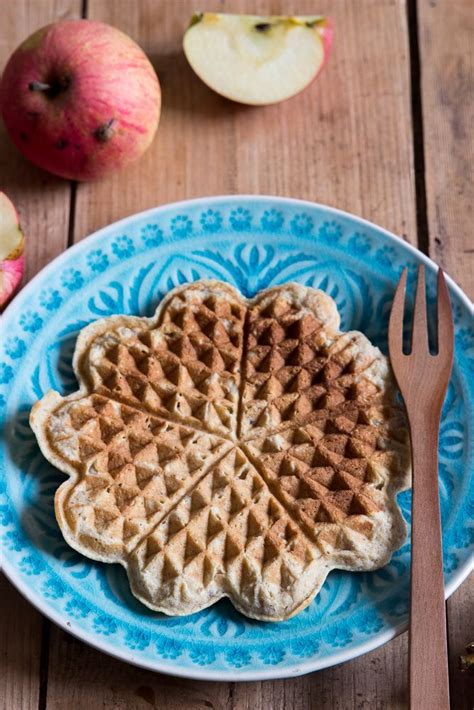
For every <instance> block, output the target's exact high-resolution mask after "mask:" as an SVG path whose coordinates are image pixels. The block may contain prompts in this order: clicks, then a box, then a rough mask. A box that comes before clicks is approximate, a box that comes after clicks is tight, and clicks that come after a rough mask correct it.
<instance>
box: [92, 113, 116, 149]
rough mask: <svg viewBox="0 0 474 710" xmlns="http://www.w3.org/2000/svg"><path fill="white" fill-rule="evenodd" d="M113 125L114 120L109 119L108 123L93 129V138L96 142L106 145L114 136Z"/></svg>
mask: <svg viewBox="0 0 474 710" xmlns="http://www.w3.org/2000/svg"><path fill="white" fill-rule="evenodd" d="M115 123H116V120H115V118H111V119H110V120H109V121H107V122H106V123H103V124H102V125H101V126H99V127H98V128H96V129H95V131H94V137H95V138H96V140H98V141H99V143H107V141H108V140H110V138H112V136H113V134H114V124H115Z"/></svg>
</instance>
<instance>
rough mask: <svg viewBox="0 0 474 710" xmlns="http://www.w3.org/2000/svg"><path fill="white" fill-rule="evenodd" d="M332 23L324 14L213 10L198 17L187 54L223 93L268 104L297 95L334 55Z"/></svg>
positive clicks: (186, 38)
mask: <svg viewBox="0 0 474 710" xmlns="http://www.w3.org/2000/svg"><path fill="white" fill-rule="evenodd" d="M331 41H332V23H331V21H330V20H329V19H327V18H325V17H321V16H319V17H314V16H313V17H309V16H307V17H280V16H273V17H259V16H256V15H226V14H215V13H211V12H204V13H199V14H196V15H194V16H193V18H192V19H191V23H190V25H189V27H188V29H187V31H186V33H185V35H184V41H183V47H184V53H185V55H186V57H187V59H188V61H189V63H190V65H191V66H192V68H193V69H194V71H195V72H196V74H197V75H198V76H199V77H200V78H201V79H202V81H204V83H205V84H207V85H208V86H209V87H210V88H211V89H214V91H217V93H218V94H221V95H222V96H225V97H227V98H228V99H232V100H233V101H238V102H240V103H243V104H251V105H255V106H256V105H264V104H273V103H277V102H278V101H284V100H285V99H288V98H290V97H291V96H294V95H295V94H298V93H299V92H300V91H302V90H303V89H305V88H306V87H307V86H308V84H310V83H311V82H312V81H313V79H315V78H316V76H317V74H318V73H319V71H320V70H321V68H322V66H323V65H324V62H325V60H326V58H327V56H328V54H329V49H330V46H331Z"/></svg>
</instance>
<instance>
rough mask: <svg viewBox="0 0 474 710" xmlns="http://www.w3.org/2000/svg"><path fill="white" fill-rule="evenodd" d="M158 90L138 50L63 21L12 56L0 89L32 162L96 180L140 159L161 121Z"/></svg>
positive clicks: (88, 26) (117, 37) (93, 27)
mask: <svg viewBox="0 0 474 710" xmlns="http://www.w3.org/2000/svg"><path fill="white" fill-rule="evenodd" d="M160 104H161V92H160V85H159V82H158V78H157V76H156V74H155V71H154V69H153V67H152V65H151V63H150V61H149V60H148V58H147V57H146V55H145V54H144V52H143V51H142V50H141V49H140V47H139V46H138V45H137V44H136V43H135V42H134V41H133V40H132V39H130V37H127V35H125V34H124V33H123V32H120V31H119V30H117V29H115V28H114V27H110V26H109V25H105V24H103V23H101V22H94V21H92V20H62V21H60V22H56V23H54V24H52V25H47V26H46V27H43V28H42V29H40V30H38V31H37V32H35V33H34V34H32V35H31V36H30V37H28V39H26V40H25V41H24V42H23V44H21V45H20V46H19V47H18V49H17V50H16V51H15V52H14V53H13V55H12V56H11V57H10V60H9V61H8V64H7V66H6V68H5V71H4V73H3V77H2V80H1V83H0V108H1V112H2V115H3V120H4V121H5V125H6V128H7V130H8V133H9V134H10V136H11V138H12V140H13V141H14V143H15V144H16V145H17V147H18V148H19V149H20V150H21V152H22V153H23V154H24V155H25V156H26V157H27V158H28V159H29V160H31V161H32V162H33V163H35V164H36V165H39V166H40V167H41V168H44V169H45V170H49V171H50V172H52V173H55V174H56V175H61V176H62V177H65V178H70V179H72V180H91V179H95V178H99V177H102V176H103V175H106V174H107V173H110V172H113V171H115V170H117V169H119V168H122V167H123V166H125V165H127V164H128V163H130V162H132V161H133V160H135V159H136V158H138V157H139V156H140V155H141V154H142V153H143V152H144V151H145V150H146V149H147V148H148V146H149V145H150V143H151V141H152V140H153V137H154V135H155V132H156V129H157V127H158V122H159V118H160Z"/></svg>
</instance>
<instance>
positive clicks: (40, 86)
mask: <svg viewBox="0 0 474 710" xmlns="http://www.w3.org/2000/svg"><path fill="white" fill-rule="evenodd" d="M28 88H29V90H30V91H49V90H50V89H51V84H45V83H44V81H30V84H29V86H28Z"/></svg>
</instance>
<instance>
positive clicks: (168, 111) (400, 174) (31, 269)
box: [0, 0, 474, 710]
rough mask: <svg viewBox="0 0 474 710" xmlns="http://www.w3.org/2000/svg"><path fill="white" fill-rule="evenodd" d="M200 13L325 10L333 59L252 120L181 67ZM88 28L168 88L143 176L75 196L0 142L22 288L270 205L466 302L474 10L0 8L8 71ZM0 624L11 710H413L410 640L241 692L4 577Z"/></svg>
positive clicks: (428, 3) (237, 5)
mask: <svg viewBox="0 0 474 710" xmlns="http://www.w3.org/2000/svg"><path fill="white" fill-rule="evenodd" d="M197 6H199V9H206V8H209V9H216V8H219V9H220V10H222V11H233V12H255V11H257V12H260V13H268V12H271V13H282V12H285V10H288V9H289V8H290V7H291V9H292V11H294V12H295V13H299V14H314V13H315V12H321V13H325V12H328V13H330V14H331V15H332V16H333V17H334V18H335V26H336V33H335V46H334V52H333V55H332V57H331V59H330V62H329V64H328V66H327V67H326V69H325V70H324V72H323V74H322V75H321V77H320V78H319V79H318V81H317V82H316V83H315V84H314V85H313V86H312V87H310V89H309V90H307V91H306V92H305V93H303V94H302V95H300V96H299V97H297V98H295V99H293V100H291V101H288V102H286V103H284V104H281V105H278V106H271V107H266V108H258V109H254V108H246V107H243V106H239V105H236V104H232V103H230V102H228V101H226V100H224V99H222V98H220V97H218V96H217V95H215V94H213V93H212V92H211V91H209V90H208V89H207V88H206V87H205V86H204V85H203V84H201V82H200V81H199V80H198V79H197V78H196V77H195V76H194V75H193V73H192V72H191V70H190V69H189V67H188V66H187V63H186V61H185V59H184V56H183V54H182V51H181V38H182V33H183V30H184V28H185V26H186V24H187V21H188V18H189V16H190V14H191V12H192V11H193V10H194V9H196V8H197ZM81 16H82V17H88V18H93V19H96V20H102V21H104V22H108V23H110V24H112V25H115V26H117V27H119V28H120V29H122V30H124V31H125V32H127V33H128V34H130V35H131V36H132V37H133V38H134V39H135V40H136V41H137V42H139V43H140V44H141V46H142V47H143V48H144V49H145V51H146V52H147V53H148V54H149V55H150V57H151V59H152V61H153V63H154V65H155V67H156V69H157V72H158V74H159V77H160V81H161V85H162V89H163V114H162V119H161V125H160V129H159V131H158V136H157V139H156V141H155V142H154V144H153V146H152V148H151V149H150V150H149V151H148V153H147V154H146V155H145V156H144V158H143V159H142V160H141V161H140V162H139V163H138V164H136V165H135V166H133V167H132V168H130V169H129V170H127V171H126V172H124V173H122V174H119V175H115V176H113V177H111V178H110V179H108V180H105V181H103V182H99V183H96V184H80V185H76V184H74V183H72V184H71V183H69V182H66V181H64V180H60V179H57V178H54V177H51V176H49V175H47V174H46V173H44V172H41V171H40V170H37V169H36V168H34V167H32V166H31V165H29V164H28V163H26V161H25V160H23V159H22V157H21V156H20V155H19V153H18V152H17V151H16V149H15V148H14V147H13V146H12V145H11V143H10V142H9V140H8V139H7V137H6V135H5V132H4V129H3V128H0V189H3V190H5V191H6V192H7V193H8V194H9V195H10V196H11V197H12V199H13V200H14V201H15V202H16V204H17V205H18V207H19V209H20V213H21V216H22V221H23V225H24V228H25V231H26V234H27V237H28V242H27V274H26V279H30V278H31V277H32V276H33V275H34V273H35V272H36V271H38V270H39V269H40V268H42V267H43V266H44V265H45V264H47V263H48V262H49V261H50V260H51V259H52V258H53V257H55V256H56V255H57V254H59V253H60V252H62V251H63V250H64V249H66V248H67V247H68V246H69V245H71V244H73V243H74V242H77V241H79V240H80V239H82V238H83V237H85V236H86V235H87V234H89V233H90V232H93V231H94V230H96V229H97V228H99V227H102V226H104V225H106V224H108V223H109V222H112V221H115V220H117V219H119V218H121V217H123V216H125V215H128V214H131V213H133V212H137V211H140V210H143V209H146V208H148V207H152V206H154V205H158V204H162V203H166V202H171V201H174V200H181V199H184V198H190V197H195V196H198V195H212V194H226V193H263V194H269V195H289V196H293V197H300V198H306V199H309V200H314V201H317V202H322V203H326V204H328V205H334V206H337V207H340V208H342V209H345V210H348V211H350V212H354V213H355V214H358V215H361V216H363V217H365V218H367V219H369V220H372V221H374V222H377V223H378V224H380V225H383V226H384V227H386V228H388V229H389V230H392V231H393V232H395V233H396V234H399V235H401V236H402V237H403V238H404V239H406V240H407V241H409V242H411V243H412V244H415V245H418V247H419V248H420V249H421V250H422V251H424V252H426V253H428V254H430V255H431V256H432V257H433V258H434V259H435V260H436V261H437V262H438V263H440V264H442V266H443V267H444V268H445V269H446V270H447V271H448V273H449V274H450V275H451V276H452V277H453V278H454V279H455V280H456V281H457V282H458V283H459V284H460V285H461V286H462V287H463V288H464V290H465V291H466V292H467V293H468V294H469V295H470V296H471V297H472V296H473V293H474V273H473V272H474V269H473V266H474V241H473V238H472V223H473V214H472V212H473V205H474V194H473V186H472V180H470V177H471V175H472V157H473V156H472V142H471V141H470V134H472V126H473V125H474V116H473V101H472V83H471V85H470V82H472V56H473V53H472V37H473V30H474V28H473V21H474V13H473V12H472V0H418V2H415V0H413V2H412V1H411V0H408V1H407V2H406V1H405V0H357V2H356V1H355V0H353V1H352V2H350V0H332V2H331V1H330V0H317V1H316V0H313V1H311V0H307V1H306V0H293V1H292V2H291V3H289V5H288V3H285V2H283V1H280V0H266V1H265V0H262V1H259V0H254V2H251V1H250V0H248V1H246V0H229V1H225V0H221V1H220V2H217V0H214V2H211V1H209V2H208V1H207V0H199V2H198V3H196V2H195V1H194V0H82V2H81V0H14V2H13V1H9V0H3V2H2V3H1V16H0V70H1V68H2V67H3V65H4V62H5V61H6V59H7V57H8V56H9V55H10V53H11V52H12V50H13V49H14V48H15V47H16V45H17V44H18V43H19V42H20V41H21V40H23V39H24V38H25V37H26V36H27V35H28V34H29V33H30V32H32V31H33V30H34V29H36V28H38V27H40V26H41V25H44V24H46V23H48V22H51V21H53V20H56V19H59V18H66V17H81ZM470 40H471V42H470ZM469 90H470V92H471V94H470V97H469ZM473 597H474V579H473V578H472V576H471V579H470V580H468V581H466V582H465V583H464V584H463V585H462V587H461V588H460V589H459V590H458V591H457V592H456V593H455V594H454V595H453V596H452V597H451V599H450V600H449V602H448V604H447V614H448V623H449V653H450V659H451V692H452V699H453V708H456V709H458V708H459V709H463V710H464V709H466V710H467V709H468V708H469V709H470V708H471V707H472V705H473V703H474V696H473V689H472V685H471V687H470V688H469V680H468V678H466V677H465V676H462V675H461V674H460V673H459V671H458V670H457V656H458V655H459V654H460V653H461V652H462V649H463V646H464V644H465V643H467V642H468V641H470V640H473V639H474V616H473V614H472V599H473ZM469 600H470V607H469ZM0 625H1V628H0V708H1V710H19V709H21V710H26V709H29V708H35V709H36V708H39V710H43V709H44V708H47V710H65V709H66V708H67V709H68V710H69V709H70V708H74V710H81V709H82V708H86V709H87V710H95V708H114V709H117V710H119V709H121V708H123V709H125V708H143V709H144V710H146V709H149V708H150V707H151V708H160V709H161V708H167V710H174V709H175V708H180V709H182V708H215V709H216V710H217V709H218V708H219V709H221V708H229V709H230V708H238V709H239V710H240V709H242V710H243V709H244V708H252V710H268V709H270V710H279V709H280V710H283V708H285V709H286V708H295V709H297V710H302V709H303V708H318V709H321V710H322V709H324V708H338V709H340V710H350V709H352V708H354V709H355V708H358V709H362V708H367V709H370V710H373V709H374V708H380V709H382V708H390V709H392V708H393V709H396V708H403V707H406V704H407V638H406V634H404V635H403V636H401V637H399V638H397V639H395V640H394V641H392V642H391V643H389V644H387V645H386V646H384V647H383V648H381V649H379V650H377V651H374V652H373V653H370V654H368V655H366V656H363V657H361V658H359V659H357V660H355V661H352V662H351V663H346V664H345V665H343V666H338V667H335V668H332V669H329V670H326V671H321V672H319V673H313V674H311V675H308V676H305V677H302V678H296V679H292V680H287V681H268V682H264V683H240V684H239V683H209V682H198V681H192V682H191V681H189V682H187V681H184V680H177V679H173V678H169V677H166V676H162V675H159V674H154V673H151V672H148V671H143V670H139V669H137V668H133V667H131V666H127V665H125V664H124V663H121V662H120V661H117V660H114V659H112V658H109V657H107V656H105V655H103V654H101V653H99V652H98V651H95V650H93V649H92V648H89V647H88V646H85V645H84V644H83V643H81V642H79V641H77V640H75V639H74V638H72V637H71V636H68V635H67V634H66V633H64V632H63V631H61V630H60V629H58V628H56V626H54V625H53V624H51V623H50V622H49V621H46V620H45V619H43V618H42V617H41V616H40V614H39V613H38V612H36V611H35V610H34V609H33V608H32V607H31V606H29V604H27V603H26V602H25V601H24V600H23V599H22V598H21V597H20V595H19V594H18V593H17V592H16V591H15V590H14V589H13V588H12V587H11V585H10V584H9V583H8V582H7V581H6V580H5V579H3V578H2V579H1V580H0ZM471 682H472V681H471ZM470 693H471V695H469V694H470Z"/></svg>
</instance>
